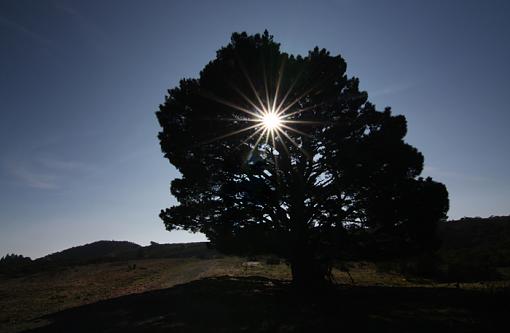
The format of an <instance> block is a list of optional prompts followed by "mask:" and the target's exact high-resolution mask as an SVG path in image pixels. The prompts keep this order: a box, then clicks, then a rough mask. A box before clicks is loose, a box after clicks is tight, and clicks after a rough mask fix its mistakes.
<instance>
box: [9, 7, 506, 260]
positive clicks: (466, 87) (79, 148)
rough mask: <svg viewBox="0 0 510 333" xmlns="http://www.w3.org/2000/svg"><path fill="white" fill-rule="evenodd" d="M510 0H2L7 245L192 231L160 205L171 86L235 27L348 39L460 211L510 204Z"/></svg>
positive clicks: (377, 98)
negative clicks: (166, 217)
mask: <svg viewBox="0 0 510 333" xmlns="http://www.w3.org/2000/svg"><path fill="white" fill-rule="evenodd" d="M509 17H510V1H482V0H480V1H460V0H458V1H453V0H451V1H447V0H441V1H430V0H427V1H425V0H423V1H404V0H402V1H377V0H374V1H354V0H350V1H308V2H301V1H288V2H287V1H259V0H258V1H251V2H248V1H239V0H237V1H218V0H215V1H209V2H199V1H180V2H177V1H141V0H140V1H99V0H98V1H58V0H54V1H51V0H41V1H24V0H0V256H2V255H4V254H6V253H7V252H9V253H10V252H15V253H19V254H24V255H29V256H32V257H38V256H42V255H45V254H48V253H50V252H54V251H57V250H62V249H64V248H67V247H70V246H74V245H79V244H84V243H88V242H92V241H96V240H100V239H115V240H129V241H134V242H137V243H139V244H147V243H148V242H149V241H151V240H153V241H157V242H187V241H196V240H203V239H204V237H203V236H201V235H192V234H188V233H185V232H171V233H169V232H167V231H165V229H164V227H163V223H162V222H161V221H160V220H159V218H158V213H159V211H160V209H161V208H165V207H168V206H170V205H172V204H173V203H175V200H174V199H173V198H172V197H171V196H170V193H169V183H170V181H171V179H172V178H173V177H175V176H176V175H177V174H176V171H175V169H174V168H173V167H172V166H171V165H170V164H169V163H168V161H167V160H165V159H164V158H163V156H162V154H161V152H160V148H159V143H158V141H157V139H156V135H157V132H158V130H159V129H158V124H157V121H156V118H155V115H154V112H155V111H156V110H157V108H158V105H159V104H160V103H162V102H163V99H164V95H165V92H166V90H167V89H169V88H172V87H174V86H175V85H177V84H178V81H179V79H180V78H183V77H196V76H197V75H198V72H199V71H200V69H201V68H202V67H203V66H204V65H205V64H206V63H207V62H208V61H210V60H211V59H213V58H214V56H215V51H216V50H217V49H218V48H220V47H221V46H222V45H225V44H227V43H228V41H229V39H230V35H231V33H232V32H234V31H247V32H249V33H256V32H262V31H263V30H264V29H268V30H269V32H270V33H271V34H272V35H274V36H275V40H276V41H277V42H280V43H281V44H282V49H283V50H284V51H286V52H289V53H293V54H306V53H307V52H308V50H310V49H312V48H313V47H314V46H316V45H318V46H319V47H324V48H326V49H328V50H330V51H331V53H332V54H341V55H342V56H343V57H344V58H345V60H346V61H347V65H348V73H349V75H353V76H357V77H359V78H360V81H361V88H362V89H364V90H367V91H368V94H369V97H370V100H371V101H372V102H374V103H375V104H376V105H377V106H378V107H379V109H382V108H383V107H385V106H391V107H392V108H393V110H394V112H395V113H397V114H403V115H405V116H406V117H407V120H408V128H409V132H408V136H407V141H408V142H409V143H411V144H412V145H414V146H416V147H417V148H418V149H419V150H420V151H421V152H422V153H423V154H424V155H425V164H426V168H425V175H430V176H432V177H434V178H435V179H436V180H438V181H441V182H443V183H445V184H446V185H447V187H448V190H449V192H450V201H451V209H450V212H449V217H450V218H460V217H463V216H489V215H508V214H510V205H509V203H510V174H509V172H508V170H509V165H510V149H509V148H510V147H509V144H510V130H509V128H510V126H509V125H510V124H509V122H510V109H509V106H508V105H509V103H508V101H507V100H508V98H509V96H510V95H509V93H510V63H509V61H510V19H509Z"/></svg>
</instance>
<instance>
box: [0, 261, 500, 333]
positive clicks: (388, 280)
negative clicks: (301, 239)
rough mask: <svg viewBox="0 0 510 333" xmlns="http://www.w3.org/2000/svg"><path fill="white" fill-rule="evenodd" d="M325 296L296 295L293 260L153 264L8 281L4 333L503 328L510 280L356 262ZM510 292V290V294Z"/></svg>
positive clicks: (1, 295)
mask: <svg viewBox="0 0 510 333" xmlns="http://www.w3.org/2000/svg"><path fill="white" fill-rule="evenodd" d="M350 272H351V275H352V277H353V279H354V282H355V283H354V284H352V281H351V279H350V278H349V277H348V275H347V273H345V272H340V271H335V272H334V278H335V286H334V287H332V288H331V289H329V290H327V291H325V292H315V293H306V292H303V291H296V290H294V289H293V287H292V286H291V285H290V283H289V278H290V275H289V269H288V267H287V266H286V265H284V264H279V265H268V264H266V263H265V261H260V262H251V263H250V264H246V261H245V260H244V259H242V258H237V257H225V258H220V259H157V260H156V259H154V260H138V261H129V262H117V263H103V264H94V265H85V266H77V267H69V268H65V269H60V270H57V271H51V272H42V273H38V274H33V275H29V276H25V277H18V278H1V279H0V309H1V311H0V332H22V331H25V330H34V331H36V332H106V331H107V332H117V331H118V332H120V331H122V332H126V331H128V332H131V331H136V332H145V331H146V332H154V331H172V332H204V331H219V332H238V331H247V332H275V331H276V332H278V331H279V332H300V331H311V330H314V329H315V330H316V329H318V328H322V329H323V330H336V329H338V330H339V329H342V328H346V327H355V328H356V330H358V331H376V330H377V331H378V332H381V331H411V332H413V331H430V330H432V329H439V330H441V329H444V330H446V329H450V330H451V329H455V331H463V332H477V331H480V332H481V331H484V332H487V331H491V330H497V328H498V326H499V325H500V324H503V323H504V322H505V320H506V318H507V317H508V315H509V314H510V304H509V303H508V302H509V300H510V297H509V296H510V293H509V292H508V290H509V289H508V287H506V286H507V282H505V281H500V282H486V283H476V284H464V285H461V286H460V288H457V286H455V285H447V284H437V283H432V282H431V281H427V280H409V279H406V278H404V277H403V276H401V275H398V274H395V273H383V272H379V271H378V270H377V269H376V267H375V266H374V265H373V264H369V263H354V264H351V265H350ZM505 287H506V288H505Z"/></svg>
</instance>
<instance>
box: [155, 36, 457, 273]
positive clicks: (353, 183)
mask: <svg viewBox="0 0 510 333" xmlns="http://www.w3.org/2000/svg"><path fill="white" fill-rule="evenodd" d="M265 103H267V106H268V108H271V107H272V106H271V105H273V107H274V108H275V109H276V110H282V109H284V108H286V107H288V109H287V110H286V111H285V113H284V116H285V117H286V118H285V119H286V120H289V122H288V123H287V124H286V126H288V127H282V128H281V130H278V131H274V132H273V133H274V135H273V137H274V139H273V138H271V136H269V138H268V139H267V140H266V139H264V138H262V139H259V138H258V135H252V134H256V133H253V132H255V131H256V129H248V130H247V128H249V126H250V125H252V124H253V119H250V118H252V117H250V116H249V115H248V116H247V114H246V113H247V112H246V110H248V111H250V110H251V111H252V112H255V109H256V108H257V106H260V105H262V106H260V107H261V108H263V106H264V105H265ZM280 105H281V108H278V106H280ZM157 118H158V120H159V124H160V125H161V127H162V131H161V132H160V133H159V140H160V144H161V148H162V151H163V153H164V154H165V157H166V158H168V159H169V161H170V163H171V164H173V165H174V166H175V167H176V168H177V170H178V171H179V172H180V174H181V176H180V177H179V178H176V179H174V180H173V181H172V184H171V192H172V194H173V195H174V196H175V197H176V198H177V200H178V202H179V205H176V206H174V207H171V208H169V209H166V210H163V211H162V212H161V214H160V217H161V218H162V219H163V221H164V223H165V225H166V227H167V229H168V230H173V229H184V230H190V231H193V232H202V233H204V234H205V235H206V236H207V237H208V238H209V240H210V241H211V242H212V244H213V245H214V246H216V247H217V248H218V249H220V250H222V251H224V252H232V253H241V254H256V253H274V254H277V255H280V256H282V257H284V258H286V259H287V260H288V261H289V263H290V264H291V267H292V273H293V277H294V280H295V281H296V282H298V283H301V282H302V283H308V282H315V281H317V280H322V279H323V278H324V277H325V276H327V274H328V272H329V270H330V267H331V265H330V264H331V261H332V260H333V259H335V258H337V257H338V256H340V255H341V254H342V252H343V251H345V250H346V249H349V250H350V251H352V249H357V250H358V251H359V253H369V252H372V253H373V252H374V251H377V253H379V254H383V253H385V254H402V253H411V252H417V251H418V252H419V251H423V250H427V249H433V248H436V247H437V246H438V244H439V243H438V242H437V240H436V236H435V231H436V226H437V223H438V222H439V221H441V220H444V219H445V218H446V213H447V210H448V193H447V190H446V188H445V186H444V185H443V184H441V183H437V182H435V181H433V180H432V179H430V178H427V179H423V178H420V177H419V176H420V173H421V172H422V170H423V160H424V159H423V155H422V154H421V153H420V152H418V150H417V149H416V148H414V147H412V146H410V145H409V144H407V143H405V142H404V140H403V138H404V136H405V135H406V132H407V126H406V119H405V118H404V116H402V115H393V114H392V112H391V110H390V108H386V109H384V110H383V111H379V110H377V109H376V107H375V105H373V104H372V103H370V102H369V101H368V96H367V93H366V92H363V91H360V90H359V81H358V79H357V78H353V77H351V78H349V77H348V76H347V75H346V63H345V61H344V60H343V59H342V57H340V56H331V55H330V53H329V52H328V51H326V50H324V49H322V50H321V49H319V48H315V49H314V50H313V51H311V52H309V54H308V55H307V56H305V57H303V56H293V55H289V54H287V53H284V52H282V51H281V50H280V45H279V44H278V43H276V42H274V41H273V38H272V36H270V35H269V34H268V33H267V32H265V33H264V34H262V35H259V34H256V35H252V36H250V35H247V34H246V33H234V34H233V35H232V39H231V43H230V44H228V45H227V46H225V47H223V48H221V49H220V50H219V51H218V52H217V56H216V58H215V59H214V60H213V61H211V62H210V63H209V64H207V66H205V68H204V69H203V70H202V71H201V72H200V77H199V78H197V79H183V80H181V82H180V84H179V86H178V87H176V88H174V89H171V90H169V91H168V95H167V96H166V99H165V102H164V104H162V105H161V106H160V110H159V111H158V112H157Z"/></svg>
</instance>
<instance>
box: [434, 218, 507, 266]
mask: <svg viewBox="0 0 510 333" xmlns="http://www.w3.org/2000/svg"><path fill="white" fill-rule="evenodd" d="M439 236H440V237H441V239H442V241H443V243H442V246H441V249H440V254H441V256H442V257H443V258H445V260H446V261H448V262H456V261H462V262H471V263H474V264H484V265H489V266H500V267H501V266H510V216H491V217H488V218H481V217H465V218H462V219H460V220H455V221H448V222H445V223H441V224H440V226H439Z"/></svg>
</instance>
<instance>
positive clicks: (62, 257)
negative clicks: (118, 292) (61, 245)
mask: <svg viewBox="0 0 510 333" xmlns="http://www.w3.org/2000/svg"><path fill="white" fill-rule="evenodd" d="M141 248H142V246H140V245H138V244H135V243H132V242H127V241H106V240H102V241H98V242H93V243H90V244H85V245H80V246H75V247H72V248H70V249H67V250H63V251H60V252H56V253H52V254H50V255H47V256H45V257H42V258H39V259H37V260H36V262H48V263H58V264H59V265H76V264H87V263H93V262H99V261H111V260H116V259H130V258H134V257H136V253H137V251H138V250H139V249H141Z"/></svg>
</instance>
